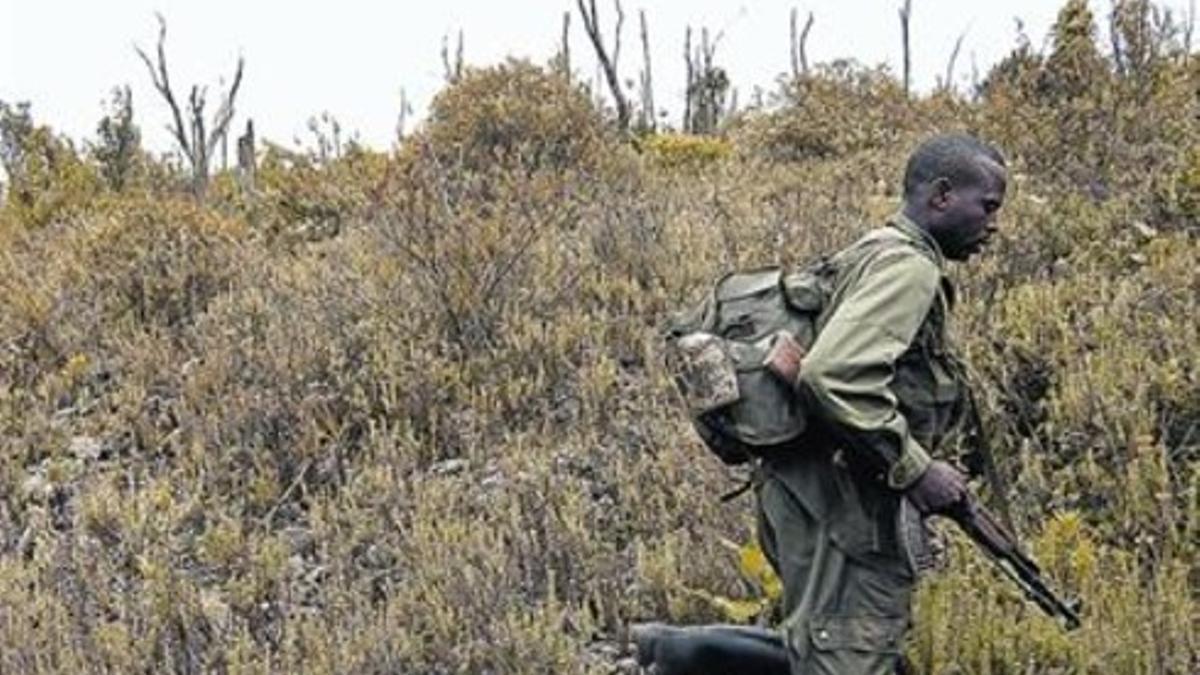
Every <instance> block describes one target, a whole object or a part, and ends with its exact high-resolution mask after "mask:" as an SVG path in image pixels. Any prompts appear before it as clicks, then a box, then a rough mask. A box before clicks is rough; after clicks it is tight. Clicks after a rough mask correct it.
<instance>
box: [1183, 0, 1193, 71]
mask: <svg viewBox="0 0 1200 675" xmlns="http://www.w3.org/2000/svg"><path fill="white" fill-rule="evenodd" d="M1195 30H1196V0H1188V13H1187V21H1185V22H1184V24H1183V65H1184V66H1185V67H1186V66H1187V65H1188V61H1189V60H1190V59H1191V58H1192V34H1193V31H1195Z"/></svg>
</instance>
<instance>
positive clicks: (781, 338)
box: [763, 331, 804, 387]
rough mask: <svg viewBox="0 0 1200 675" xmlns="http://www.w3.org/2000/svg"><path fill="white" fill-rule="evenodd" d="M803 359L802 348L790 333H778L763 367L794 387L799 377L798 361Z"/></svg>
mask: <svg viewBox="0 0 1200 675" xmlns="http://www.w3.org/2000/svg"><path fill="white" fill-rule="evenodd" d="M803 358H804V348H803V347H801V346H800V343H799V342H796V339H795V338H794V337H792V336H791V334H790V333H787V332H785V331H780V332H778V333H776V334H775V337H774V339H773V341H772V342H771V349H770V351H768V352H767V357H766V359H764V360H763V365H765V366H766V367H767V369H769V370H770V371H771V372H772V373H775V376H776V377H778V378H780V379H782V380H783V381H784V382H787V383H788V384H790V385H792V386H793V387H794V386H796V380H797V379H798V378H799V377H800V360H801V359H803Z"/></svg>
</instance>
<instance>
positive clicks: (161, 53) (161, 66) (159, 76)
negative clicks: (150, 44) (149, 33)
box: [133, 12, 192, 156]
mask: <svg viewBox="0 0 1200 675" xmlns="http://www.w3.org/2000/svg"><path fill="white" fill-rule="evenodd" d="M154 16H155V18H157V19H158V49H157V53H158V66H157V67H155V65H154V63H153V62H151V61H150V57H149V56H147V55H146V52H144V51H142V48H141V47H138V46H137V45H134V47H133V49H134V51H136V52H137V54H138V56H140V57H141V58H142V63H145V64H146V69H147V70H148V71H150V81H151V82H153V83H154V88H155V89H157V90H158V93H159V94H161V95H162V97H163V98H164V99H166V101H167V105H168V106H169V107H170V108H171V116H172V118H173V119H174V122H175V126H174V128H172V127H167V131H169V132H171V135H173V136H174V137H175V141H176V142H177V143H179V146H180V147H182V148H183V151H184V152H185V153H186V154H188V155H189V156H190V155H191V153H192V150H191V145H190V144H189V143H188V139H187V134H186V133H185V132H184V127H183V115H182V114H181V113H180V112H179V103H177V102H176V101H175V93H174V92H173V91H172V90H171V77H170V75H169V74H168V72H167V52H166V47H165V44H166V41H167V20H166V19H164V18H163V15H162V14H160V13H157V12H156V13H155V14H154Z"/></svg>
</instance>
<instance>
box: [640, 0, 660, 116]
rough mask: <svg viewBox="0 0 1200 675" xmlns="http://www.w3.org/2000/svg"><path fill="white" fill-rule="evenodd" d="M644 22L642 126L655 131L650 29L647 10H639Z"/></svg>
mask: <svg viewBox="0 0 1200 675" xmlns="http://www.w3.org/2000/svg"><path fill="white" fill-rule="evenodd" d="M638 16H639V18H640V19H641V23H642V60H643V61H645V63H646V65H645V70H643V71H642V77H641V81H642V82H641V84H642V128H643V129H645V130H646V131H651V132H653V131H654V130H655V128H656V127H657V114H656V112H655V109H654V74H653V72H652V71H651V69H650V30H649V29H648V28H647V26H646V10H644V9H642V10H638Z"/></svg>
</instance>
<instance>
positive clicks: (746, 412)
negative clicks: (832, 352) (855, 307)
mask: <svg viewBox="0 0 1200 675" xmlns="http://www.w3.org/2000/svg"><path fill="white" fill-rule="evenodd" d="M836 276H837V269H836V266H835V265H834V264H833V261H832V259H830V258H828V257H822V258H820V259H818V260H816V261H815V262H813V263H811V264H809V265H806V266H804V267H803V268H801V269H799V270H796V271H793V272H785V271H784V270H783V269H781V268H779V267H765V268H761V269H756V270H751V271H746V272H733V273H730V274H726V275H724V276H722V277H721V278H720V279H718V280H717V282H716V283H715V284H714V285H713V287H712V289H711V291H709V292H708V293H706V295H705V297H704V298H703V299H702V300H701V301H700V302H699V303H697V304H696V305H694V306H693V307H690V308H688V309H686V310H684V311H682V312H679V313H677V314H676V315H674V316H673V317H672V319H671V321H670V324H669V327H668V331H667V337H666V340H667V352H666V353H667V367H668V369H669V370H670V372H671V374H672V376H673V378H674V379H675V383H676V385H677V386H678V387H679V391H680V393H681V394H682V395H683V399H684V401H685V402H686V405H687V409H688V414H689V417H690V418H691V421H692V423H693V425H694V426H695V428H696V431H697V433H698V434H699V435H700V437H701V439H703V440H704V442H705V444H706V445H707V446H708V448H709V449H710V450H712V451H713V452H714V453H715V454H716V455H717V456H718V457H719V458H720V459H721V461H723V462H725V463H726V464H741V463H743V462H747V461H750V460H751V459H753V458H755V457H760V456H763V455H764V454H766V453H768V452H770V451H771V450H772V449H775V448H779V447H780V446H784V445H786V444H788V443H790V442H792V441H794V440H796V439H797V438H798V437H800V435H801V434H803V433H804V431H805V430H806V429H807V428H808V423H809V421H808V419H807V417H808V416H807V415H806V413H805V410H804V404H803V402H802V401H801V399H800V397H799V396H797V395H796V393H795V391H793V390H792V388H791V386H790V385H789V384H787V383H786V382H783V381H782V380H780V379H779V378H778V377H776V376H775V375H774V374H773V373H772V372H771V371H770V370H769V369H767V367H766V366H765V364H764V360H765V358H766V356H767V353H768V352H769V351H770V349H771V344H772V342H773V340H774V339H775V336H776V334H777V333H779V332H781V331H786V332H788V333H790V334H791V335H792V336H793V337H794V338H795V339H796V341H797V342H799V344H800V346H801V347H803V348H805V349H807V348H808V347H809V346H810V345H811V344H812V343H813V341H814V340H815V339H816V336H817V331H818V326H819V325H820V323H819V318H820V316H821V314H822V312H823V311H824V310H825V308H826V305H827V304H828V301H829V297H830V295H831V294H832V292H833V287H834V283H835V280H836Z"/></svg>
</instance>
